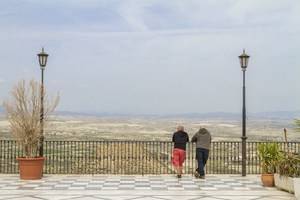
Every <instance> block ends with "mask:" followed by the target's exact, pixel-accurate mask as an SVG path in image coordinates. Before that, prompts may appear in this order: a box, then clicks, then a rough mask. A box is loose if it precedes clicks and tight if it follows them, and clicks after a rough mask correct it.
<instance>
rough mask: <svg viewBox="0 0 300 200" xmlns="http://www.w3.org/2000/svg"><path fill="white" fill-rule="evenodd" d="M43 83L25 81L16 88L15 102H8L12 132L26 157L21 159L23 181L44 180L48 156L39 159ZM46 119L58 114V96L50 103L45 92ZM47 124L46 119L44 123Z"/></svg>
mask: <svg viewBox="0 0 300 200" xmlns="http://www.w3.org/2000/svg"><path fill="white" fill-rule="evenodd" d="M40 88H41V87H40V84H39V83H38V82H36V81H34V80H31V81H30V82H29V83H28V84H27V83H26V81H24V80H22V81H20V82H18V83H17V84H16V86H15V87H14V88H13V89H12V92H11V99H10V100H8V101H5V102H4V108H5V110H6V115H7V119H8V121H9V123H10V129H11V133H12V134H13V136H14V137H15V139H16V140H17V141H18V144H19V145H20V146H21V147H22V150H23V155H24V156H23V157H19V158H17V160H18V163H19V170H20V178H21V179H32V180H33V179H40V178H41V177H42V172H43V163H44V159H45V158H44V157H40V156H39V151H38V149H39V147H40V142H39V141H40V137H41V119H40V113H41V105H42V103H41V90H40ZM44 99H45V100H44V116H45V117H46V119H47V116H48V114H49V113H50V112H51V111H54V109H55V107H56V106H57V104H58V100H59V98H58V96H57V97H56V98H55V99H53V101H51V102H50V101H48V99H47V98H46V96H45V93H44ZM44 121H45V120H44Z"/></svg>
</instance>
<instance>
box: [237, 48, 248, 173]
mask: <svg viewBox="0 0 300 200" xmlns="http://www.w3.org/2000/svg"><path fill="white" fill-rule="evenodd" d="M249 57H250V56H248V55H247V54H246V53H245V50H243V53H242V55H240V56H239V59H240V64H241V68H242V71H243V122H242V137H241V139H242V176H246V165H247V163H246V159H247V157H246V140H247V136H246V86H245V75H246V69H247V66H248V60H249Z"/></svg>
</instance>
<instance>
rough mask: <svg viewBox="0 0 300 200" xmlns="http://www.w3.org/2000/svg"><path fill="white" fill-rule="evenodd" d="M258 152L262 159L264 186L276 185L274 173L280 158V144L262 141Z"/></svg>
mask: <svg viewBox="0 0 300 200" xmlns="http://www.w3.org/2000/svg"><path fill="white" fill-rule="evenodd" d="M258 154H259V157H260V160H261V167H262V174H261V181H262V184H263V186H266V187H273V186H274V173H275V172H276V165H277V163H278V160H279V159H280V155H281V154H280V151H279V146H278V144H276V143H262V144H259V145H258Z"/></svg>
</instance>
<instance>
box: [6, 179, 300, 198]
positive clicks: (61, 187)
mask: <svg viewBox="0 0 300 200" xmlns="http://www.w3.org/2000/svg"><path fill="white" fill-rule="evenodd" d="M13 199H16V200H37V199H39V200H41V199H42V200H67V199H68V200H79V199H80V200H97V199H100V200H140V199H143V200H173V199H180V200H196V199H201V200H233V199H238V200H243V199H245V200H249V199H253V200H254V199H255V200H268V199H269V200H292V199H295V198H294V197H293V195H292V194H289V193H286V192H282V191H278V190H277V189H276V188H266V187H263V186H261V183H260V179H259V177H258V176H247V177H241V176H228V175H209V176H208V177H207V178H206V179H205V180H202V179H195V178H194V177H192V176H189V175H186V176H184V177H183V178H182V179H180V180H178V179H177V178H176V177H174V176H170V175H161V176H113V175H112V176H110V175H95V176H86V175H46V176H45V177H44V178H43V179H42V180H36V181H24V180H20V179H19V177H18V176H17V175H0V200H13Z"/></svg>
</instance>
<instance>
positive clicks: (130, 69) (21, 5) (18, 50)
mask: <svg viewBox="0 0 300 200" xmlns="http://www.w3.org/2000/svg"><path fill="white" fill-rule="evenodd" d="M299 13H300V1H298V0H284V1H283V0H207V1H199V0H185V1H182V0H172V1H171V0H169V1H164V0H147V1H146V0H135V1H134V0H119V1H117V0H74V1H68V0H44V1H38V0H7V1H6V0H2V1H0V101H3V100H4V99H7V98H8V95H9V91H10V89H11V87H12V86H13V85H14V84H15V83H16V82H17V81H18V80H20V79H31V78H35V79H37V80H39V76H40V71H39V66H38V62H37V57H36V53H38V52H39V51H40V49H41V47H42V46H44V47H45V51H46V52H47V53H49V54H50V56H49V62H48V65H47V67H46V81H45V83H46V86H47V89H48V91H49V92H50V93H54V92H56V91H59V92H60V95H61V102H60V106H59V108H58V109H59V110H68V111H85V112H89V111H93V112H110V113H132V114H164V113H188V112H200V113H202V112H216V111H223V112H240V110H241V109H240V108H241V100H242V99H241V83H242V72H241V70H240V66H239V61H238V58H237V56H238V55H240V54H241V53H242V49H243V48H245V49H246V52H247V53H248V54H249V55H250V56H251V58H250V62H249V68H248V71H247V107H248V111H249V112H260V111H281V110H291V111H292V110H300V93H299V91H300V79H299V75H300V59H299V57H300V56H299V52H300V37H299V33H300V14H299Z"/></svg>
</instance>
